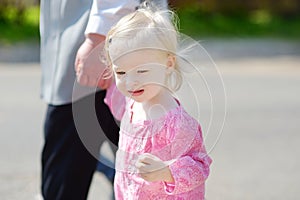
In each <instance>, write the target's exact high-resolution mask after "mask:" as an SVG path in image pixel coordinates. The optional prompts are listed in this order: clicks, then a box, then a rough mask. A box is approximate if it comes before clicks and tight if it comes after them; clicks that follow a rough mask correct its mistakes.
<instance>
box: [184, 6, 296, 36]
mask: <svg viewBox="0 0 300 200" xmlns="http://www.w3.org/2000/svg"><path fill="white" fill-rule="evenodd" d="M178 15H179V18H180V30H181V31H182V32H184V33H186V34H188V35H192V36H200V37H281V38H290V39H299V38H300V15H299V16H293V17H289V18H285V17H282V16H276V15H274V14H272V13H271V12H269V11H267V10H255V11H252V12H249V13H237V12H236V13H232V14H226V15H225V14H220V13H218V12H210V13H206V12H203V11H201V10H200V9H199V7H189V8H185V9H182V10H179V11H178Z"/></svg>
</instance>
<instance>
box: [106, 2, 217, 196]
mask: <svg viewBox="0 0 300 200" xmlns="http://www.w3.org/2000/svg"><path fill="white" fill-rule="evenodd" d="M171 17H172V12H170V11H159V10H156V11H153V10H152V9H151V8H149V6H146V7H144V8H140V9H138V10H137V11H135V12H134V13H132V14H130V15H127V16H125V17H124V18H122V19H121V20H120V21H119V22H118V23H117V24H116V25H115V26H114V27H113V28H112V29H111V30H110V32H109V33H108V35H107V39H106V44H105V45H106V54H107V59H108V62H109V65H110V66H111V69H112V72H113V74H114V78H115V82H116V86H117V89H118V90H119V91H120V92H121V93H122V94H123V95H124V96H126V99H125V98H122V97H120V96H118V92H117V91H116V90H114V86H112V87H111V88H110V89H109V90H108V93H107V98H106V102H107V104H108V105H109V106H110V108H111V110H112V113H113V114H114V115H115V116H116V118H119V119H121V127H120V140H119V149H118V152H117V155H116V176H115V181H114V189H115V198H116V199H117V200H123V199H124V200H125V199H126V200H135V199H141V200H148V199H149V200H154V199H159V200H163V199H188V200H201V199H204V193H205V180H206V179H207V177H208V175H209V166H210V164H211V159H210V157H209V156H208V155H207V153H206V150H205V147H204V143H203V138H202V133H201V127H200V125H199V123H198V122H197V120H195V119H194V118H192V117H191V116H190V115H189V114H188V113H187V112H186V111H185V110H184V109H183V107H182V105H181V104H180V102H179V100H177V99H176V98H175V97H174V95H172V94H173V93H174V92H175V91H176V90H177V89H178V88H179V87H180V85H181V81H182V79H181V73H180V68H181V67H183V66H178V65H177V60H176V50H177V39H178V38H177V36H178V32H177V31H176V28H175V26H174V25H173V23H172V21H171ZM124 96H123V97H124Z"/></svg>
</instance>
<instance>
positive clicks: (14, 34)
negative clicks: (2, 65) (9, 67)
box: [0, 6, 39, 43]
mask: <svg viewBox="0 0 300 200" xmlns="http://www.w3.org/2000/svg"><path fill="white" fill-rule="evenodd" d="M2 11H3V10H2ZM38 27H39V7H37V6H36V7H29V8H26V9H24V10H23V11H22V12H20V9H18V8H17V7H13V6H7V7H6V9H5V11H3V12H2V15H1V17H0V30H1V31H0V43H14V42H18V41H22V40H38V39H39V30H38Z"/></svg>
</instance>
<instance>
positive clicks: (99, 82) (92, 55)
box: [75, 34, 112, 89]
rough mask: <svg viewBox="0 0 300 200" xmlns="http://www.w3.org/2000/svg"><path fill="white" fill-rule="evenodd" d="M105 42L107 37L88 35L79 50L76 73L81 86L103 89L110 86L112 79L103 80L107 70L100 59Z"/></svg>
mask: <svg viewBox="0 0 300 200" xmlns="http://www.w3.org/2000/svg"><path fill="white" fill-rule="evenodd" d="M104 40H105V36H103V35H99V34H88V35H87V36H86V39H85V41H84V42H83V44H82V45H81V46H80V48H79V49H78V51H77V55H76V59H75V71H76V76H77V82H78V83H79V84H81V85H83V86H89V87H100V88H102V89H107V88H108V87H109V86H110V84H111V81H112V80H111V78H110V79H107V78H104V79H103V78H102V76H103V73H104V71H105V69H106V68H107V66H106V65H105V64H104V63H103V62H102V61H101V59H100V54H101V52H102V51H103V47H104Z"/></svg>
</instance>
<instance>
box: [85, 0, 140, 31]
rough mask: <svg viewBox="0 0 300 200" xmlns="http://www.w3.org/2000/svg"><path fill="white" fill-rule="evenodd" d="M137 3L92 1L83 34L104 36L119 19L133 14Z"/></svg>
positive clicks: (128, 1)
mask: <svg viewBox="0 0 300 200" xmlns="http://www.w3.org/2000/svg"><path fill="white" fill-rule="evenodd" d="M138 3H139V1H138V0H93V4H92V8H91V12H90V16H89V21H88V24H87V27H86V30H85V34H89V33H97V34H100V35H106V34H107V32H108V31H109V29H110V28H111V27H112V26H113V25H114V24H115V23H116V22H117V21H118V20H119V19H120V18H122V17H123V16H125V15H127V14H129V13H131V12H133V11H134V10H135V9H136V7H137V6H138Z"/></svg>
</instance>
